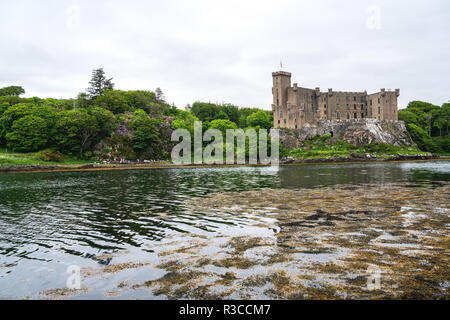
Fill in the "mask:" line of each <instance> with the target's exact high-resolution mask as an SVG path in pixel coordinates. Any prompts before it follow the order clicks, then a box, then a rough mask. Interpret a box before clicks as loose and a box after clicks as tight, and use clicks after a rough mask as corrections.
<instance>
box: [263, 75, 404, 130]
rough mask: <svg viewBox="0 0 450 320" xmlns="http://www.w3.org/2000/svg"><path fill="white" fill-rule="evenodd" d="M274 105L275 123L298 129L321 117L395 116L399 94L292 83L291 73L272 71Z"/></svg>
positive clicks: (390, 118)
mask: <svg viewBox="0 0 450 320" xmlns="http://www.w3.org/2000/svg"><path fill="white" fill-rule="evenodd" d="M272 76H273V88H272V93H273V105H272V110H273V113H274V127H275V128H291V129H298V128H302V127H305V126H306V127H308V126H317V125H318V121H320V120H357V119H366V118H372V119H378V120H397V119H398V111H397V98H398V96H399V94H400V91H399V90H398V89H396V90H395V92H391V91H386V90H385V89H381V91H380V92H377V93H374V94H370V95H368V94H367V92H366V91H364V92H342V91H333V90H332V89H328V91H327V92H321V91H320V88H315V89H308V88H302V87H298V85H297V84H296V83H294V85H293V86H292V87H291V73H289V72H283V71H280V72H274V73H272Z"/></svg>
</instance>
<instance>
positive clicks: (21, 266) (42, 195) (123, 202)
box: [0, 161, 450, 298]
mask: <svg viewBox="0 0 450 320" xmlns="http://www.w3.org/2000/svg"><path fill="white" fill-rule="evenodd" d="M405 181H406V182H407V181H410V182H422V181H423V182H429V181H450V161H436V162H414V163H379V164H339V165H334V164H324V165H299V166H287V167H282V168H281V169H280V171H279V172H277V173H274V172H272V171H270V170H269V169H267V168H248V167H242V168H198V169H157V170H124V171H119V170H118V171H92V172H59V173H17V174H0V298H24V297H27V296H28V297H31V298H38V297H39V294H40V293H41V292H42V291H44V290H48V289H52V288H63V287H65V284H66V279H67V276H68V274H67V273H66V269H67V267H68V266H70V265H78V266H80V267H81V268H86V267H92V268H98V267H99V266H102V265H108V264H109V263H110V259H98V258H97V257H98V256H99V255H102V254H106V253H112V252H116V251H119V250H128V251H129V252H131V253H132V255H133V256H134V257H139V258H142V259H145V258H149V259H150V258H151V257H152V254H154V250H153V249H152V246H154V245H157V244H161V243H162V242H164V240H165V239H167V238H169V237H173V236H176V235H177V234H180V233H192V234H208V235H211V234H214V233H220V232H222V231H223V230H231V232H236V233H239V232H241V233H244V234H245V232H247V230H246V229H245V224H246V221H245V219H244V218H241V217H236V218H234V219H232V218H230V217H227V218H226V219H225V218H223V217H220V216H216V215H215V214H214V212H213V210H211V212H192V211H189V210H186V207H185V203H186V201H187V200H188V199H190V198H192V197H194V196H195V197H199V196H200V197H201V196H203V195H206V194H209V193H215V192H224V191H244V190H252V189H258V188H296V187H301V188H319V187H321V186H330V185H336V184H365V183H388V182H405ZM161 216H164V217H165V218H164V219H160V217H161ZM155 272H156V271H155ZM127 276H130V273H128V274H121V275H120V276H118V277H119V279H116V281H120V280H121V279H120V277H127ZM145 276H147V277H148V276H150V277H157V276H161V275H160V274H159V275H157V274H153V275H149V274H147V275H142V277H145ZM144 280H145V279H144ZM92 281H95V283H92V284H91V285H94V286H95V287H96V290H93V291H90V292H89V293H88V294H86V295H84V296H82V298H101V297H102V296H101V294H100V292H101V291H102V290H107V289H108V288H109V287H110V284H109V283H107V282H105V283H102V282H101V280H99V279H96V280H92ZM129 297H144V298H145V297H148V296H145V294H143V295H141V296H139V295H138V294H136V296H123V297H122V298H129Z"/></svg>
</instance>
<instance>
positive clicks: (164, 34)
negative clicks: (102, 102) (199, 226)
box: [0, 0, 450, 109]
mask: <svg viewBox="0 0 450 320" xmlns="http://www.w3.org/2000/svg"><path fill="white" fill-rule="evenodd" d="M0 40H1V42H0V43H1V44H0V87H4V86H8V85H21V86H23V87H24V88H25V90H26V92H27V93H26V96H39V97H56V98H60V97H64V98H69V97H75V96H76V95H77V94H78V92H81V91H84V90H85V89H86V87H87V86H88V81H89V79H90V74H91V71H92V69H94V68H99V67H103V68H104V69H105V71H106V73H107V75H108V76H110V77H113V78H114V82H115V84H116V88H117V89H123V90H134V89H142V90H154V89H155V88H156V87H161V88H162V89H163V92H164V93H165V96H166V100H167V101H168V102H169V103H172V102H173V103H175V104H176V105H177V106H178V107H184V106H185V105H186V104H188V103H193V102H194V101H197V100H200V101H211V102H228V103H233V104H236V105H239V106H247V107H260V108H264V109H270V108H271V103H272V96H271V86H272V78H271V77H272V76H271V73H272V72H273V71H277V70H278V69H280V60H282V62H283V70H285V71H289V72H292V77H293V79H292V82H297V83H298V84H299V86H303V87H307V88H315V87H320V88H321V90H322V91H326V90H327V89H328V88H333V89H334V90H340V91H364V90H367V91H368V92H369V93H372V92H376V91H379V89H380V88H386V89H389V88H390V89H395V88H400V90H401V92H400V98H399V107H401V108H403V107H405V106H406V105H407V103H408V102H409V101H411V100H424V101H429V102H432V103H435V104H438V105H441V104H442V103H443V102H447V101H448V100H450V59H449V55H450V1H448V0H428V1H411V0H408V1H377V0H372V1H364V0H362V1H361V0H358V1H356V0H354V1H342V0H341V1H336V0H323V1H321V0H314V1H313V0H310V1H283V0H277V1H274V0H272V1H263V0H258V1H244V0H239V1H234V0H226V1H223V0H221V1H213V0H205V1H195V0H190V1H135V0H127V1H124V0H123V1H119V0H117V1H111V0H108V1H106V0H89V1H82V0H80V1H76V0H69V1H66V0H54V1H51V0H39V1H36V0H0Z"/></svg>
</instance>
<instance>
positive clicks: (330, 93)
mask: <svg viewBox="0 0 450 320" xmlns="http://www.w3.org/2000/svg"><path fill="white" fill-rule="evenodd" d="M328 95H329V96H331V95H333V89H332V88H329V89H328Z"/></svg>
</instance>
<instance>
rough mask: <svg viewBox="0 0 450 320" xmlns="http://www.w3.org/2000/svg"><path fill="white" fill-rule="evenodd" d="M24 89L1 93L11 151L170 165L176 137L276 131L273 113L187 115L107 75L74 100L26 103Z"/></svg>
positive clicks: (201, 107)
mask: <svg viewBox="0 0 450 320" xmlns="http://www.w3.org/2000/svg"><path fill="white" fill-rule="evenodd" d="M24 93H25V90H24V89H23V88H22V87H19V86H11V87H6V88H2V89H0V146H2V147H3V148H7V150H11V151H19V152H36V151H41V150H45V152H46V154H49V153H50V154H51V152H60V153H62V154H66V155H71V156H76V157H79V158H84V159H105V160H118V159H128V160H137V159H140V160H144V159H149V160H151V159H168V158H169V157H170V151H171V149H172V147H173V145H174V143H173V142H171V135H172V131H173V130H175V129H178V128H184V129H187V130H189V131H191V132H193V129H194V122H195V121H198V120H200V121H203V129H204V130H206V129H209V128H215V129H219V130H221V131H223V132H224V131H225V129H227V128H231V129H235V128H248V127H254V128H256V129H258V128H264V129H269V128H271V127H272V123H273V117H272V114H271V112H267V111H263V110H261V109H257V108H239V107H237V106H234V105H231V104H222V105H218V104H212V103H203V102H195V103H193V104H192V106H187V107H186V110H182V109H179V108H177V107H176V106H175V105H170V104H168V103H167V102H166V101H165V98H164V94H163V92H162V90H161V89H160V88H157V89H156V90H155V91H150V90H148V91H143V90H136V91H123V90H117V89H115V88H114V83H113V79H112V78H108V77H106V74H105V72H104V70H103V69H96V70H94V71H93V73H92V78H91V81H90V82H89V88H88V89H87V90H86V92H81V93H79V94H78V96H77V97H76V98H74V99H53V98H48V99H41V98H38V97H33V98H22V97H21V95H23V94H24Z"/></svg>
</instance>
